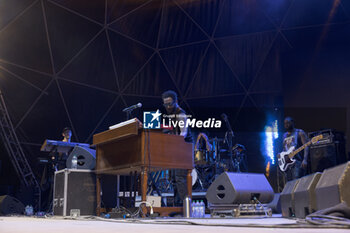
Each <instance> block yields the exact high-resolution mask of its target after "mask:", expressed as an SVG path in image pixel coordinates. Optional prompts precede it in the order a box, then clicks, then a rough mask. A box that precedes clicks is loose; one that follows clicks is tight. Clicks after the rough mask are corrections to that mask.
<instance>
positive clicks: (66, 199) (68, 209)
mask: <svg viewBox="0 0 350 233" xmlns="http://www.w3.org/2000/svg"><path fill="white" fill-rule="evenodd" d="M53 193H54V195H53V214H54V215H57V216H71V213H73V214H74V215H95V213H96V176H95V173H94V172H93V171H92V170H83V169H63V170H60V171H57V172H55V178H54V190H53Z"/></svg>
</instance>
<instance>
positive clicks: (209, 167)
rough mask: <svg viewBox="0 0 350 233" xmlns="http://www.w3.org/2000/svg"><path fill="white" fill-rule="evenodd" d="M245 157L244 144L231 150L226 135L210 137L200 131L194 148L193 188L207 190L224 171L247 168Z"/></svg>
mask: <svg viewBox="0 0 350 233" xmlns="http://www.w3.org/2000/svg"><path fill="white" fill-rule="evenodd" d="M244 159H245V147H244V146H243V145H240V144H236V145H234V146H233V147H232V148H231V150H230V149H228V143H227V138H226V137H225V138H223V139H221V138H217V137H215V138H212V139H209V138H208V136H207V135H206V134H204V133H200V134H199V135H198V137H197V141H196V143H195V148H194V164H195V168H194V169H193V170H192V187H193V190H194V191H203V190H207V189H208V187H209V186H210V185H211V183H212V182H213V181H214V180H215V178H216V177H217V176H218V175H220V174H221V173H222V172H241V170H242V169H245V163H244Z"/></svg>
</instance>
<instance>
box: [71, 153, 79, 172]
mask: <svg viewBox="0 0 350 233" xmlns="http://www.w3.org/2000/svg"><path fill="white" fill-rule="evenodd" d="M77 168H78V158H77V156H76V155H73V157H72V169H77Z"/></svg>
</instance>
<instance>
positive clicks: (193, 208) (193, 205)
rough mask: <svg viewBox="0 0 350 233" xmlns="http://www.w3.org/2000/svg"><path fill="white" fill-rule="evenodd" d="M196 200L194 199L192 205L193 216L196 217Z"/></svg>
mask: <svg viewBox="0 0 350 233" xmlns="http://www.w3.org/2000/svg"><path fill="white" fill-rule="evenodd" d="M195 207H196V202H195V201H192V205H191V208H192V218H195V217H196V212H195V211H196V208H195Z"/></svg>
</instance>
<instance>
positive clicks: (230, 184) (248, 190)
mask: <svg viewBox="0 0 350 233" xmlns="http://www.w3.org/2000/svg"><path fill="white" fill-rule="evenodd" d="M273 196H274V192H273V190H272V187H271V185H270V183H269V182H268V181H267V179H266V177H265V175H264V174H252V173H232V172H224V173H222V174H221V175H220V176H218V177H217V178H216V180H214V182H213V183H212V184H211V185H210V186H209V188H208V190H207V193H206V198H207V201H208V202H209V203H211V204H250V203H251V201H252V200H254V199H255V198H256V199H258V200H259V201H260V202H261V203H269V202H270V201H272V199H273Z"/></svg>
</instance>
